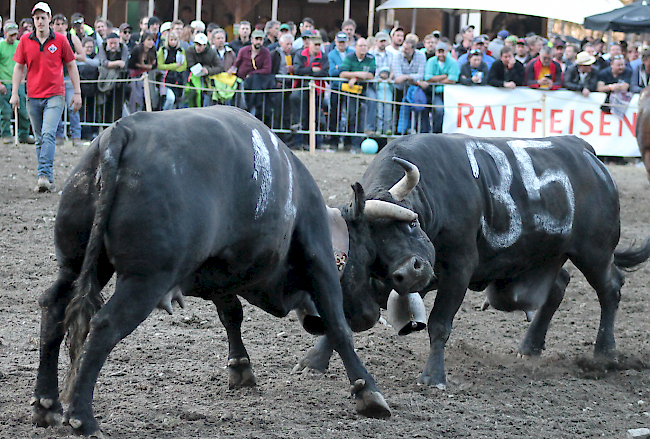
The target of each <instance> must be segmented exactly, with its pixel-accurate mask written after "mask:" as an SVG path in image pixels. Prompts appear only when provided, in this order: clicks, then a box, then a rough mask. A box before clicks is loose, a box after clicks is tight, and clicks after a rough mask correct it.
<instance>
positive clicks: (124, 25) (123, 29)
mask: <svg viewBox="0 0 650 439" xmlns="http://www.w3.org/2000/svg"><path fill="white" fill-rule="evenodd" d="M127 29H128V30H133V27H132V26H131V25H130V24H129V23H122V24H120V32H124V31H125V30H127Z"/></svg>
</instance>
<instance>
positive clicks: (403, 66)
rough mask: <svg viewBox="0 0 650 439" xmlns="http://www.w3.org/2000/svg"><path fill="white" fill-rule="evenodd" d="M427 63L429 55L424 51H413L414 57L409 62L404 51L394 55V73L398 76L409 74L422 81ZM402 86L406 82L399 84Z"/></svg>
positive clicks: (415, 79)
mask: <svg viewBox="0 0 650 439" xmlns="http://www.w3.org/2000/svg"><path fill="white" fill-rule="evenodd" d="M426 63H427V57H426V56H424V54H423V53H422V52H420V51H419V50H416V51H415V52H413V58H411V62H409V61H408V60H407V59H406V58H405V57H404V54H403V53H400V54H399V55H397V56H394V57H393V73H394V74H395V77H396V78H397V77H398V76H400V75H409V76H410V77H411V78H413V80H414V81H422V80H423V79H424V66H425V65H426ZM398 86H401V88H403V87H404V84H403V83H402V84H398Z"/></svg>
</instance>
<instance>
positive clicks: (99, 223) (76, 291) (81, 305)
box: [61, 122, 129, 401]
mask: <svg viewBox="0 0 650 439" xmlns="http://www.w3.org/2000/svg"><path fill="white" fill-rule="evenodd" d="M128 133H129V131H128V129H127V128H126V127H122V126H120V125H119V122H117V123H116V124H115V125H113V126H112V127H110V128H109V129H108V130H107V131H106V132H104V133H102V135H101V137H100V139H99V161H98V165H97V176H96V180H95V183H96V184H97V188H98V193H99V195H98V200H97V204H96V210H95V218H94V220H93V225H92V229H91V231H90V238H89V239H88V244H87V246H86V252H85V255H84V260H83V263H82V266H81V272H80V274H79V277H78V278H77V280H76V281H75V283H74V285H73V292H72V299H71V301H70V303H69V304H68V306H67V307H66V310H65V320H64V327H65V330H66V332H67V344H68V350H69V353H70V369H69V370H68V373H67V375H66V378H65V383H64V386H63V392H62V395H61V396H62V398H63V400H65V401H69V400H70V397H71V393H72V387H73V385H74V382H75V381H76V378H77V372H78V370H79V364H80V357H81V353H82V348H83V345H84V342H85V341H86V337H87V336H88V332H89V331H90V319H91V318H92V317H93V316H94V315H95V313H97V311H99V310H100V309H101V307H102V306H103V304H104V300H103V298H102V295H101V286H100V284H99V278H98V275H97V261H98V259H99V255H100V252H101V250H102V246H103V242H104V234H105V232H106V229H107V227H108V220H109V216H110V212H111V209H112V206H113V200H114V196H115V191H116V187H117V172H118V168H119V162H120V157H121V155H122V151H123V149H124V147H125V145H126V144H127V141H128Z"/></svg>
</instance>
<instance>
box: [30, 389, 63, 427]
mask: <svg viewBox="0 0 650 439" xmlns="http://www.w3.org/2000/svg"><path fill="white" fill-rule="evenodd" d="M30 405H31V406H32V410H33V414H32V422H34V424H36V425H38V426H39V427H60V426H61V425H62V424H63V407H61V403H60V402H59V400H58V399H51V398H39V397H38V396H33V397H32V399H31V400H30Z"/></svg>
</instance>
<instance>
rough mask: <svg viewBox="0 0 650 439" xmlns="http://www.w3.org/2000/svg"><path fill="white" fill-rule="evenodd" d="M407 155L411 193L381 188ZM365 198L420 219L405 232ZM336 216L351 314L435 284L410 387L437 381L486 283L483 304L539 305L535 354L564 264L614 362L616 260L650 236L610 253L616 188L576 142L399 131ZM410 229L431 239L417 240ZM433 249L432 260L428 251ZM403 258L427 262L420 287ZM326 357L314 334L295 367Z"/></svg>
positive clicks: (637, 255) (324, 344)
mask: <svg viewBox="0 0 650 439" xmlns="http://www.w3.org/2000/svg"><path fill="white" fill-rule="evenodd" d="M402 159H403V160H402ZM404 160H406V161H407V162H410V163H411V164H413V165H415V166H416V167H417V169H419V177H418V173H417V169H414V171H413V172H411V173H410V174H412V178H411V182H410V183H408V184H407V186H408V188H411V187H414V189H413V190H412V191H410V193H409V192H408V190H407V191H401V192H400V191H395V190H394V189H390V191H389V190H388V188H391V186H393V185H394V184H395V182H396V181H397V180H398V179H400V177H401V176H402V175H403V170H402V168H401V167H400V166H398V165H397V164H396V163H395V161H397V162H399V163H400V164H402V166H404V167H405V169H408V166H407V165H408V163H404ZM418 178H419V184H418ZM404 179H406V177H404V178H403V179H402V180H404ZM396 192H399V194H397V193H396ZM405 194H408V195H405ZM364 197H365V198H364ZM360 199H361V200H360ZM363 199H367V200H368V201H367V202H366V205H367V204H368V203H370V202H371V201H370V200H383V201H386V202H390V203H396V204H399V205H400V206H401V207H403V208H406V209H409V210H411V211H412V212H413V213H415V214H417V217H418V219H419V225H417V224H413V223H411V226H412V227H413V230H411V231H410V232H409V233H411V238H410V239H409V237H408V236H407V234H406V232H405V228H404V227H405V226H404V224H401V223H400V222H395V221H392V222H390V221H387V220H386V219H379V220H373V219H371V218H366V219H364V218H363V215H362V214H361V211H362V210H363V206H364V202H363ZM402 199H403V200H402ZM341 211H342V214H343V217H344V219H345V220H346V223H347V227H348V229H349V234H350V249H349V262H348V265H347V267H346V268H345V272H344V273H343V278H342V286H343V297H344V299H348V298H349V297H355V298H356V299H357V300H356V303H358V304H362V307H361V308H357V309H355V313H356V314H359V315H364V316H365V320H366V322H367V323H370V322H376V321H377V319H378V317H379V307H380V306H385V305H386V297H387V294H388V292H389V291H390V290H391V288H394V289H395V290H396V291H397V292H399V293H408V292H414V291H417V292H420V294H421V295H424V294H425V293H426V292H427V291H431V290H437V295H436V299H435V303H434V306H433V309H432V310H431V313H430V315H429V318H428V331H429V338H430V343H431V346H430V347H431V349H430V354H429V359H428V361H427V363H426V365H425V366H424V370H423V372H422V374H421V376H420V378H419V379H418V382H419V383H421V384H429V385H436V386H438V387H441V388H443V387H444V386H445V382H446V381H445V371H444V347H445V344H446V342H447V339H448V338H449V335H450V333H451V328H452V321H453V318H454V316H455V314H456V312H457V311H458V308H459V307H460V305H461V303H462V301H463V299H464V297H465V293H466V290H467V289H468V288H469V289H471V290H475V291H482V290H485V289H487V298H488V300H489V302H490V304H491V305H492V306H494V307H495V308H497V309H499V310H504V311H514V310H523V311H535V310H537V312H536V314H535V318H534V319H533V321H532V323H531V325H530V327H529V329H528V331H527V333H526V336H525V338H524V340H523V341H522V343H521V345H520V347H519V352H520V353H521V354H523V355H539V354H540V353H541V351H542V349H543V348H544V342H545V338H546V332H547V330H548V327H549V323H550V320H551V318H552V316H553V314H554V313H555V311H556V310H557V308H558V306H559V305H560V302H561V301H562V298H563V297H564V291H565V288H566V286H567V284H568V282H569V279H570V277H569V273H568V272H567V271H566V270H565V269H564V268H563V265H564V263H565V262H566V261H567V260H568V259H569V260H571V261H572V262H573V264H575V266H576V267H577V268H578V269H579V270H580V271H581V272H582V273H583V274H584V275H585V277H586V278H587V280H588V282H589V283H590V285H591V286H592V287H593V288H594V289H595V290H596V293H597V295H598V300H599V302H600V306H601V319H600V327H599V329H598V334H597V337H596V345H595V355H597V356H603V357H607V358H611V357H612V356H613V355H614V350H615V341H614V318H615V314H616V310H617V308H618V303H619V300H620V289H621V287H622V285H623V282H624V277H623V275H622V273H621V271H620V270H619V268H618V267H622V268H630V267H633V266H635V265H638V264H640V263H641V262H643V261H645V260H647V259H648V258H649V257H650V240H646V242H645V243H644V245H643V246H641V247H640V248H638V249H632V248H630V249H627V250H624V251H615V248H616V246H617V244H618V242H619V237H620V221H619V199H618V193H617V188H616V185H615V183H614V181H613V180H612V177H611V175H610V174H609V172H608V170H607V168H606V167H605V166H604V165H603V164H602V163H601V162H600V161H599V160H598V158H597V157H596V156H595V155H594V151H593V149H592V148H591V146H590V145H589V144H587V143H586V142H584V141H582V140H580V139H578V138H576V137H553V138H548V139H496V138H472V137H468V136H464V135H430V134H424V135H415V136H408V137H403V138H401V139H399V140H396V141H394V142H392V143H390V144H389V145H387V146H386V147H385V148H384V149H383V150H382V151H381V152H380V153H379V154H378V155H377V157H376V158H375V159H374V160H373V161H372V163H371V165H370V166H369V167H368V169H367V170H366V172H365V174H364V176H363V178H362V180H361V185H360V186H357V189H356V196H355V200H354V201H353V202H352V203H351V205H350V206H347V207H343V208H341ZM420 229H421V230H420ZM418 230H419V231H420V232H422V231H423V232H424V233H426V236H428V238H429V239H430V241H431V242H430V243H428V242H427V240H426V239H418V236H419V235H418V233H417V231H418ZM394 238H398V239H394ZM427 245H428V247H427ZM434 251H435V258H434V257H432V256H430V255H433V254H434ZM405 260H411V261H415V263H414V266H415V267H422V266H425V265H426V264H427V263H430V264H432V265H433V266H434V271H435V276H432V277H430V278H429V279H430V283H429V284H428V285H426V286H422V281H423V279H422V276H421V273H419V272H418V271H417V270H411V272H410V273H409V274H407V275H406V276H404V272H403V271H400V272H399V273H400V276H395V273H397V271H395V270H394V269H391V268H390V267H394V266H396V264H395V262H396V261H405ZM350 278H352V279H354V282H350ZM411 279H413V281H412V282H411ZM347 309H349V308H346V311H347ZM366 326H367V327H369V326H371V324H368V325H366ZM353 329H355V330H360V329H362V328H361V327H358V328H353ZM331 352H332V348H331V346H330V344H329V341H328V339H327V337H323V338H321V340H320V341H319V342H318V344H317V345H316V346H315V347H314V348H313V349H311V350H310V351H309V352H308V354H307V356H306V357H305V358H304V359H303V360H301V362H300V363H299V364H298V366H296V367H297V368H298V369H300V368H305V367H307V368H312V369H315V370H321V371H322V370H325V369H326V368H327V366H328V362H329V358H330V355H331Z"/></svg>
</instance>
